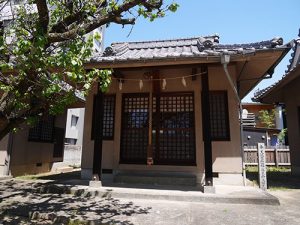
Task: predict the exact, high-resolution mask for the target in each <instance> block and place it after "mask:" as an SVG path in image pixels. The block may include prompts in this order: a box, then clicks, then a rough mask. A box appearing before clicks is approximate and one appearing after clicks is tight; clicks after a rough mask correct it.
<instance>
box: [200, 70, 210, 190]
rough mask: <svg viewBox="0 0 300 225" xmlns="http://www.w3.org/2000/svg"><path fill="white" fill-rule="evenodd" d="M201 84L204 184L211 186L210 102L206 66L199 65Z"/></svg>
mask: <svg viewBox="0 0 300 225" xmlns="http://www.w3.org/2000/svg"><path fill="white" fill-rule="evenodd" d="M201 73H202V76H201V84H202V128H203V141H204V158H205V185H206V186H213V178H212V177H213V170H212V145H211V142H212V138H211V127H210V103H209V81H208V69H207V66H202V67H201Z"/></svg>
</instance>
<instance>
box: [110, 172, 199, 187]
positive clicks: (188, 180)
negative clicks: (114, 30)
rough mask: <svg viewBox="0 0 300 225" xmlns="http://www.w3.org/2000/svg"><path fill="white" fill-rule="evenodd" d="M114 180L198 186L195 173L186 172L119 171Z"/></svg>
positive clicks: (118, 181)
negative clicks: (136, 172)
mask: <svg viewBox="0 0 300 225" xmlns="http://www.w3.org/2000/svg"><path fill="white" fill-rule="evenodd" d="M114 182H116V183H125V184H149V185H173V186H174V185H175V186H177V185H178V186H196V184H197V178H196V176H195V175H186V174H161V173H154V174H129V173H119V174H116V175H115V177H114Z"/></svg>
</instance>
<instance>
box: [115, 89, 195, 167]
mask: <svg viewBox="0 0 300 225" xmlns="http://www.w3.org/2000/svg"><path fill="white" fill-rule="evenodd" d="M149 96H150V95H149V94H148V93H134V94H123V99H122V126H121V148H120V149H121V151H120V163H132V164H146V163H147V156H148V157H149V149H148V146H149V133H151V134H152V137H151V138H152V140H151V142H152V148H151V150H152V152H151V156H152V157H153V163H154V164H156V165H195V164H196V151H195V114H194V94H193V93H192V92H176V93H174V92H172V93H159V94H156V95H153V97H152V102H150V101H149V100H150V97H149ZM150 109H152V110H151V111H152V112H151V113H152V115H150V113H149V112H150ZM150 120H151V121H150ZM150 130H151V131H150ZM149 131H150V132H149Z"/></svg>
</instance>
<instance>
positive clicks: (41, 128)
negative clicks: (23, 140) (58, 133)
mask: <svg viewBox="0 0 300 225" xmlns="http://www.w3.org/2000/svg"><path fill="white" fill-rule="evenodd" d="M54 118H55V117H54V116H50V115H49V116H47V117H46V118H43V119H40V120H39V121H38V123H37V124H36V126H35V127H32V128H30V129H29V136H28V141H35V142H53V135H54Z"/></svg>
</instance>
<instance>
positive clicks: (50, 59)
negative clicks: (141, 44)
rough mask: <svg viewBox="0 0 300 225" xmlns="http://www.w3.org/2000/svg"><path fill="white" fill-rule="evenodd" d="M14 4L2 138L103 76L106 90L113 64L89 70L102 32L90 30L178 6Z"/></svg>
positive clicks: (3, 83) (4, 64) (0, 70)
mask: <svg viewBox="0 0 300 225" xmlns="http://www.w3.org/2000/svg"><path fill="white" fill-rule="evenodd" d="M12 2H13V1H11V0H0V10H3V9H5V8H7V7H8V6H10V7H11V12H12V14H11V16H10V20H9V21H5V22H3V21H2V22H0V28H1V29H0V140H1V139H2V138H3V137H4V136H5V135H6V134H8V133H9V132H10V131H12V130H13V129H15V128H18V127H19V126H20V125H21V124H23V123H24V122H28V123H33V122H34V121H35V120H36V118H37V117H38V116H42V115H45V114H48V113H50V114H54V115H55V114H59V113H62V112H63V110H64V109H65V108H66V107H67V105H69V104H72V103H73V102H74V101H76V92H78V91H80V92H81V93H83V94H84V95H86V94H87V93H88V91H89V90H90V88H91V86H92V84H93V83H94V82H96V81H99V82H100V88H101V89H102V90H103V91H105V90H106V89H107V88H108V87H109V84H110V76H111V71H110V70H98V69H93V70H89V71H86V70H85V68H84V63H85V62H86V61H87V60H88V59H89V57H91V55H92V52H93V40H94V39H97V40H99V39H100V38H101V37H100V34H97V33H96V34H94V35H90V36H88V37H87V36H86V34H88V33H90V32H91V31H93V30H95V29H96V28H99V27H101V26H103V25H108V24H109V23H117V24H120V25H123V26H124V25H128V24H129V25H134V23H135V21H136V19H137V18H138V17H140V16H142V17H144V18H148V19H149V20H150V21H153V20H155V19H156V18H160V17H164V16H165V13H166V12H167V11H171V12H175V11H176V9H177V7H178V5H177V4H176V3H175V2H173V1H164V0H107V1H105V0H29V1H28V0H27V1H25V4H22V5H18V6H13V4H12Z"/></svg>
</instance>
